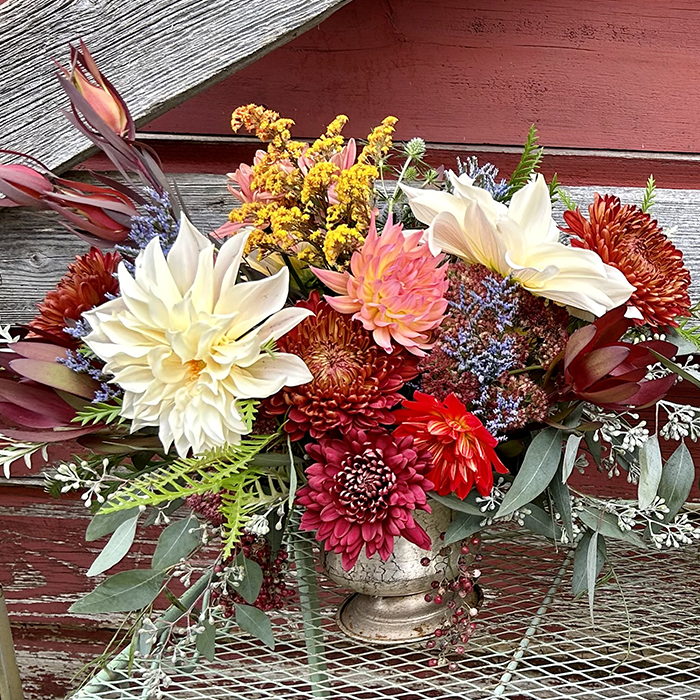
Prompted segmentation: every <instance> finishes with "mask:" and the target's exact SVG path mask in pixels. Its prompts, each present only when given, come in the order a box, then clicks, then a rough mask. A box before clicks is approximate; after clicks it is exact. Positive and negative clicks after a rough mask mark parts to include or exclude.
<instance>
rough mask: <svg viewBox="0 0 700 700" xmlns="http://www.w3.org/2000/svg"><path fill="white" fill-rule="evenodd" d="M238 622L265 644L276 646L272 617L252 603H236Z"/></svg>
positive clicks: (244, 629) (242, 627)
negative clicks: (251, 604)
mask: <svg viewBox="0 0 700 700" xmlns="http://www.w3.org/2000/svg"><path fill="white" fill-rule="evenodd" d="M236 624H237V625H238V626H239V627H240V628H241V629H242V630H243V631H244V632H248V634H251V635H253V637H256V638H257V639H259V640H260V641H261V642H262V643H263V644H265V645H266V646H268V647H270V649H274V648H275V637H274V635H273V634H272V624H271V623H270V618H269V617H268V616H267V615H266V614H265V613H264V612H263V611H262V610H258V609H257V608H254V607H252V606H250V605H243V604H241V603H237V604H236Z"/></svg>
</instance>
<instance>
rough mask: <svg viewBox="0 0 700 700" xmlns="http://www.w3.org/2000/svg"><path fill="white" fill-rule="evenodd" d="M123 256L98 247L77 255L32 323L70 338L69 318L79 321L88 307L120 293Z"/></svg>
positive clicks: (35, 327) (41, 303)
mask: <svg viewBox="0 0 700 700" xmlns="http://www.w3.org/2000/svg"><path fill="white" fill-rule="evenodd" d="M119 260H120V258H119V254H118V253H102V252H101V251H100V250H98V249H97V248H91V249H90V251H89V252H88V253H86V254H85V255H79V256H76V258H75V262H73V263H71V264H70V265H69V266H68V272H67V273H66V274H65V275H64V276H63V277H62V278H61V280H60V281H59V283H58V285H57V286H56V289H52V290H51V291H50V292H49V293H48V294H47V295H46V296H45V297H44V300H43V301H42V302H40V303H39V313H38V314H37V316H36V317H35V318H34V319H32V321H31V322H30V323H29V326H30V328H34V329H36V330H38V331H43V332H44V333H49V334H50V335H53V336H56V337H57V338H60V339H62V340H66V339H67V338H68V336H67V335H66V334H65V333H64V332H63V331H64V329H65V328H66V323H67V319H68V320H69V321H78V320H79V319H80V317H81V314H82V313H83V312H84V311H88V310H89V309H92V308H93V307H95V306H97V305H99V304H102V303H103V302H104V301H106V299H107V298H108V297H109V296H110V295H115V294H118V293H119V282H118V281H117V279H116V277H115V276H114V273H115V272H116V271H117V265H118V264H119Z"/></svg>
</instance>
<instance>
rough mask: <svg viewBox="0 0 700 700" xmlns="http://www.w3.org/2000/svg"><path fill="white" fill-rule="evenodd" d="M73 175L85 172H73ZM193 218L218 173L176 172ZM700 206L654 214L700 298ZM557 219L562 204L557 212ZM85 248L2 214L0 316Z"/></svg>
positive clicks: (24, 306)
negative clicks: (681, 254)
mask: <svg viewBox="0 0 700 700" xmlns="http://www.w3.org/2000/svg"><path fill="white" fill-rule="evenodd" d="M76 177H85V174H82V175H81V174H77V175H76ZM173 179H174V181H175V182H177V186H178V189H179V190H180V192H181V194H182V196H183V200H184V202H185V205H186V207H187V209H188V211H189V213H190V216H191V218H192V221H193V222H194V223H195V225H196V226H197V227H198V228H199V229H200V230H201V231H202V232H210V231H213V230H214V229H215V228H217V227H218V226H220V225H221V224H222V223H223V222H224V221H226V217H227V214H228V212H229V211H230V210H231V208H233V206H234V204H235V202H234V200H233V197H232V196H231V195H230V193H229V192H228V190H227V189H226V184H225V183H226V178H225V177H224V176H222V175H207V174H186V175H183V174H176V175H174V176H173ZM568 191H569V192H570V194H571V195H572V196H573V198H574V199H575V201H576V202H578V203H579V204H580V205H581V206H587V204H588V203H589V202H591V201H592V199H593V193H594V192H597V191H604V192H610V193H613V194H617V195H619V196H620V198H621V199H622V200H623V201H629V202H637V203H641V200H642V193H643V190H642V189H641V188H633V187H629V188H610V187H605V188H600V187H590V186H589V187H571V188H568ZM699 210H700V191H698V190H659V191H658V196H657V204H656V206H655V207H654V210H653V214H654V216H655V217H657V218H658V219H659V221H660V222H661V223H662V225H663V226H664V227H666V228H667V229H670V228H671V227H674V226H676V227H677V230H676V231H674V232H672V233H671V239H672V240H673V241H674V242H675V243H676V245H677V246H678V247H680V248H681V249H682V250H683V252H684V255H685V259H686V264H687V265H688V267H689V268H690V270H691V272H692V273H693V277H694V280H693V283H692V286H691V295H692V297H693V298H694V299H700V224H699V223H698V216H697V212H698V211H699ZM555 218H557V220H558V221H561V207H559V208H558V209H557V212H556V217H555ZM84 250H85V245H84V244H83V243H82V242H81V241H79V240H78V239H76V238H75V237H74V236H72V235H71V234H69V233H68V232H66V231H65V230H64V229H63V228H62V227H61V225H60V224H58V223H57V222H56V220H55V219H53V218H51V217H50V216H48V215H44V214H39V213H36V212H32V211H26V210H20V209H15V210H11V211H6V212H3V213H1V214H0V319H1V320H2V322H3V323H24V322H27V321H29V320H30V319H31V318H32V316H33V315H34V313H35V305H36V303H37V302H38V301H40V300H41V299H42V298H43V296H44V295H45V294H46V292H47V291H48V290H49V289H51V288H52V287H53V286H54V285H55V284H56V282H57V281H58V280H59V279H60V277H61V275H62V274H63V273H64V272H65V269H66V266H67V265H68V263H69V262H70V261H71V260H72V259H73V258H74V256H75V255H76V254H79V253H81V252H83V251H84Z"/></svg>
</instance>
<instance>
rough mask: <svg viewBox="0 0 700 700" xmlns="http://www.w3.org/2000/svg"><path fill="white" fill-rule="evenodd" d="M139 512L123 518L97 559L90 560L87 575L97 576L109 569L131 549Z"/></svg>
mask: <svg viewBox="0 0 700 700" xmlns="http://www.w3.org/2000/svg"><path fill="white" fill-rule="evenodd" d="M138 519H139V514H138V513H137V514H136V515H134V516H133V517H132V518H130V519H129V520H125V521H124V522H123V523H122V524H121V525H120V526H119V527H118V528H117V529H116V530H115V531H114V534H113V535H112V536H111V537H110V538H109V541H108V542H107V544H106V545H105V546H104V549H103V550H102V551H101V552H100V553H99V555H98V557H97V559H95V561H94V562H92V566H91V567H90V568H89V569H88V572H87V575H88V576H97V575H98V574H101V573H103V572H104V571H107V569H111V568H112V567H113V566H114V565H115V564H118V563H119V562H120V561H121V560H122V559H123V558H124V557H125V556H126V554H127V552H128V551H129V550H130V549H131V545H132V544H133V543H134V537H135V536H136V523H137V522H138Z"/></svg>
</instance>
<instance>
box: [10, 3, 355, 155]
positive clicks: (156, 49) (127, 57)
mask: <svg viewBox="0 0 700 700" xmlns="http://www.w3.org/2000/svg"><path fill="white" fill-rule="evenodd" d="M347 2H348V0H120V2H113V1H112V0H8V1H7V2H5V3H0V148H8V149H13V150H15V151H21V152H25V153H29V154H30V155H33V156H34V157H36V158H39V159H40V160H43V161H44V162H45V163H46V165H48V166H49V167H50V168H54V169H61V168H63V167H65V166H68V165H70V164H74V163H76V162H78V161H79V160H81V159H82V158H83V157H84V155H85V150H86V148H87V146H88V141H87V140H86V139H84V138H83V137H82V136H80V134H78V133H77V132H76V130H75V129H74V128H73V127H72V126H71V125H70V124H69V123H68V121H67V120H66V119H65V118H64V117H63V115H62V114H61V109H65V108H66V106H67V98H65V97H64V96H63V94H62V92H61V91H60V90H59V89H58V85H57V83H56V79H55V78H54V76H53V74H54V73H55V71H56V67H55V65H54V63H53V60H52V59H57V60H58V61H59V62H61V63H62V64H63V65H64V66H65V65H67V64H68V56H69V50H68V43H69V42H76V41H77V40H78V39H79V38H81V37H82V38H83V39H84V40H85V42H86V43H87V45H88V48H89V49H90V51H91V53H92V54H93V56H94V57H95V59H96V61H97V64H98V65H99V66H100V69H101V70H102V71H103V73H104V74H105V75H106V76H107V77H108V78H109V79H110V80H111V81H112V83H114V85H115V86H116V87H117V89H118V90H119V91H120V92H121V93H122V95H123V97H124V98H125V100H126V102H127V104H128V105H129V107H130V109H131V111H132V115H133V116H134V118H135V119H136V121H137V124H139V125H141V124H144V123H146V122H147V121H149V120H151V119H153V118H154V117H156V116H159V115H160V114H163V113H164V112H166V111H167V110H168V109H170V108H171V107H173V106H175V105H176V104H179V103H181V102H183V101H185V100H186V99H187V98H188V97H191V96H192V95H194V94H196V93H197V92H199V91H200V90H203V89H205V88H207V87H209V86H210V85H212V84H214V83H216V82H218V81H219V80H221V79H223V78H225V77H226V76H227V75H230V74H231V73H234V72H235V71H237V70H239V69H241V68H243V67H245V66H247V65H249V64H250V63H252V62H253V61H255V60H257V59H258V58H260V57H261V56H263V55H264V54H266V53H267V52H269V51H271V50H272V49H274V48H275V47H277V46H280V45H282V44H284V43H286V42H287V41H289V40H290V39H293V38H294V37H296V36H298V35H299V34H301V33H303V32H304V31H306V30H307V29H309V28H310V27H312V26H315V25H316V24H318V23H320V22H321V21H322V20H323V19H324V18H325V17H327V16H328V15H329V14H331V13H332V12H334V11H335V10H336V9H338V8H339V7H341V6H342V5H344V4H346V3H347ZM3 158H7V156H3Z"/></svg>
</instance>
